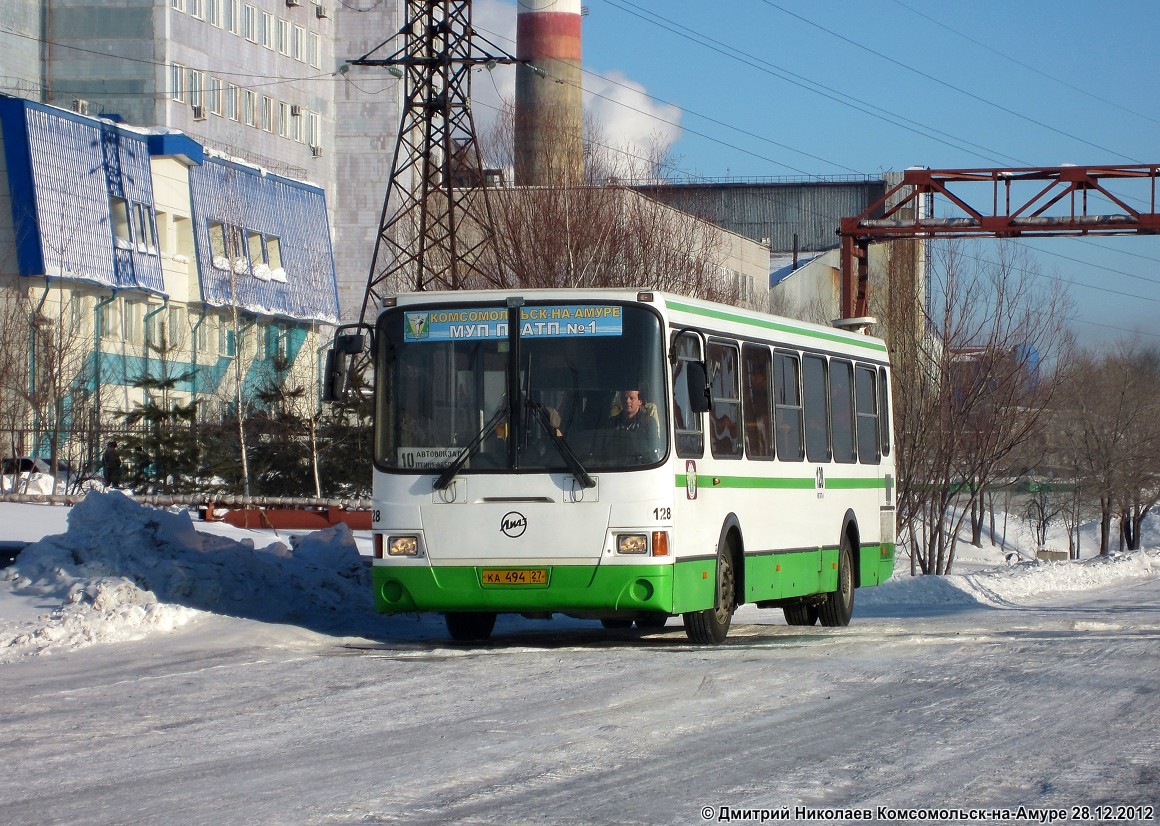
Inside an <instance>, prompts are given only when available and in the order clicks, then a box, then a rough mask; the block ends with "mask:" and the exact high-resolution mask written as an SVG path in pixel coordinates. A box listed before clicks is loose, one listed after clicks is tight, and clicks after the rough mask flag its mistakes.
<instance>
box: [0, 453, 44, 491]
mask: <svg viewBox="0 0 1160 826" xmlns="http://www.w3.org/2000/svg"><path fill="white" fill-rule="evenodd" d="M2 469H3V471H4V472H3V474H0V492H3V493H30V494H33V495H37V496H48V495H50V494H51V493H52V492H53V488H55V486H56V484H55V483H56V479H55V478H54V477H53V475H52V473H51V471H50V468H49V466H48V462H46V461H44V459H38V458H34V457H31V456H20V457H18V458H13V457H11V456H9V457H7V458H5V459H4V461H3V468H2Z"/></svg>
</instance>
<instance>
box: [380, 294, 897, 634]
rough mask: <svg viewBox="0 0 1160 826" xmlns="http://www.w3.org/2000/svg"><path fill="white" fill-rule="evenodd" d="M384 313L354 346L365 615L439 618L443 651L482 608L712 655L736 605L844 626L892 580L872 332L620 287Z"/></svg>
mask: <svg viewBox="0 0 1160 826" xmlns="http://www.w3.org/2000/svg"><path fill="white" fill-rule="evenodd" d="M389 304H390V305H391V306H387V307H385V308H384V309H383V310H382V311H381V313H380V315H379V317H378V319H377V322H376V325H375V329H374V335H373V336H372V337H371V339H372V342H373V343H372V345H371V346H372V348H373V359H374V372H375V388H374V398H375V437H374V467H375V472H374V505H373V508H374V513H373V532H374V559H373V567H372V574H373V582H374V598H375V604H376V607H377V609H378V610H379V611H382V612H387V613H399V612H408V613H410V612H438V613H442V614H444V615H445V617H446V622H447V628H448V631H449V632H450V635H451V637H452V638H453V639H456V640H483V639H486V638H488V637H489V636H490V634H491V632H492V630H493V628H494V625H495V620H496V615H497V614H500V613H516V614H522V615H525V616H529V617H545V618H547V617H551V616H552V615H553V614H564V615H567V616H572V617H580V618H591V619H594V620H600V621H602V622H603V623H604V624H605V626H606V627H609V628H616V627H628V626H631V625H632V624H633V623H636V625H637V626H638V627H640V628H642V629H648V628H659V627H661V626H664V625H665V623H666V622H667V621H668V620H669V618H671V617H676V616H680V617H682V618H683V621H684V627H685V630H686V633H687V634H688V636H689V638H690V639H691V640H692V641H694V642H696V643H706V644H712V643H720V642H722V641H723V640H724V639H725V637H726V634H727V633H728V630H729V625H730V621H731V618H732V616H733V613H734V611H735V610H736V608H737V607H738V606H739V605H741V604H744V603H754V604H756V605H757V606H759V607H762V608H772V607H778V608H781V609H782V610H783V611H784V613H785V618H786V620H787V621H788V622H789V623H791V624H795V625H812V624H814V623H816V622H817V621H818V620H819V619H820V620H821V621H822V623H823V624H825V625H830V626H841V625H846V624H848V623H849V621H850V617H851V613H852V611H853V605H854V590H855V588H857V587H860V586H861V587H865V586H868V585H876V584H878V583H879V582H882V581H883V580H885V579H887V578H888V577H889V576H890V575H891V572H892V570H893V567H894V541H895V523H894V505H895V502H894V484H893V475H894V464H893V459H892V457H891V421H890V404H889V399H890V392H889V387H890V367H889V364H888V360H887V351H886V346H885V344H884V343H883V342H882V341H881V340H880V339H878V338H873V337H870V336H867V335H861V334H857V333H854V332H849V331H845V330H840V329H836V328H829V327H824V326H819V325H812V324H808V323H804V322H800V321H794V320H791V319H786V318H779V317H776V316H770V315H766V314H762V313H757V312H751V311H747V310H742V309H738V308H736V307H730V306H725V305H721V304H714V303H711V302H707V301H701V300H696V299H691V298H686V297H681V296H677V295H671V294H665V293H660V292H640V291H636V290H632V291H628V290H527V291H516V292H494V291H478V292H445V293H432V292H425V293H415V294H408V295H399V296H397V297H395V298H393V299H391V300H390V301H389ZM626 398H628V399H631V403H630V404H628V405H626V404H625V401H626ZM623 407H628V408H629V410H628V411H622V410H621V408H623ZM633 411H634V412H635V413H636V416H635V417H632V421H631V422H628V420H629V415H628V413H629V412H633Z"/></svg>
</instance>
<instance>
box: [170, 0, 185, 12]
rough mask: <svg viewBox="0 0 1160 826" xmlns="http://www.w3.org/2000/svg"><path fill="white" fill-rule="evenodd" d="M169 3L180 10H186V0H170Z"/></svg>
mask: <svg viewBox="0 0 1160 826" xmlns="http://www.w3.org/2000/svg"><path fill="white" fill-rule="evenodd" d="M169 5H170V6H172V7H173V8H175V9H177V10H178V11H185V0H169Z"/></svg>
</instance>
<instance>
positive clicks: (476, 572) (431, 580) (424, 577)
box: [371, 564, 674, 614]
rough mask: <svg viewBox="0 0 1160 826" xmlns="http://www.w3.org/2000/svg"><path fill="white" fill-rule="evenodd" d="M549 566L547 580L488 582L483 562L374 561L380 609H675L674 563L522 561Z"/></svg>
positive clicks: (373, 572) (376, 601)
mask: <svg viewBox="0 0 1160 826" xmlns="http://www.w3.org/2000/svg"><path fill="white" fill-rule="evenodd" d="M520 567H527V568H541V569H546V570H547V572H548V577H547V580H548V581H547V583H545V584H542V585H536V584H528V585H524V584H515V585H507V584H505V585H484V582H483V572H484V570H485V568H484V567H483V566H421V565H414V566H412V565H399V566H394V565H376V566H374V567H372V568H371V578H372V582H373V584H374V597H375V609H376V610H378V611H379V612H380V613H385V614H397V613H414V612H426V611H436V612H439V611H496V612H514V613H539V612H553V613H568V612H570V611H591V612H596V613H598V612H601V611H649V612H655V613H666V614H671V613H673V608H674V605H673V590H674V588H673V579H674V566H673V565H671V564H664V565H604V566H597V565H555V566H520Z"/></svg>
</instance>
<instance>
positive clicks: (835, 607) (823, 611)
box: [818, 536, 854, 628]
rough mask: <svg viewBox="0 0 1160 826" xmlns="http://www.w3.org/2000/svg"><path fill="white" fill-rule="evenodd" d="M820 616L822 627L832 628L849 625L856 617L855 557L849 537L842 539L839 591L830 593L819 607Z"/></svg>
mask: <svg viewBox="0 0 1160 826" xmlns="http://www.w3.org/2000/svg"><path fill="white" fill-rule="evenodd" d="M818 616H819V617H820V618H821V620H822V625H825V626H828V627H830V628H836V627H839V626H846V625H849V624H850V618H851V617H852V616H854V555H853V553H851V551H850V537H849V536H844V537H842V545H841V547H840V548H839V549H838V590H836V591H832V592H831V593H829V594H828V595H827V596H826V601H825V602H823V603H822V604H821V605H819V606H818Z"/></svg>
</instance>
